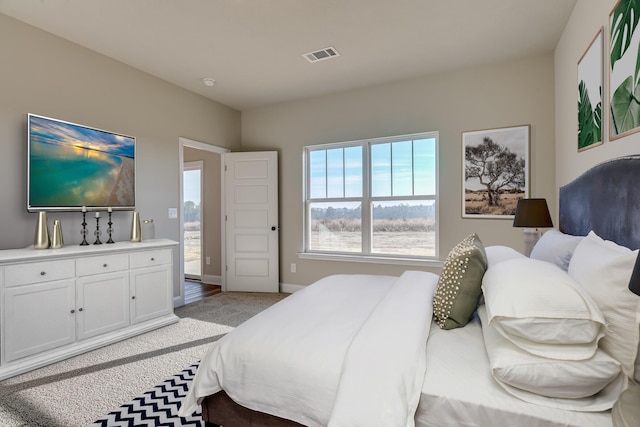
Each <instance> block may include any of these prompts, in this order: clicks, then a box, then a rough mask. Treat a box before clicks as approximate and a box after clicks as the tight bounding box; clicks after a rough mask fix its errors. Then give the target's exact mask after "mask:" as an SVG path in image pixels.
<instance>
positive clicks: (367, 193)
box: [361, 143, 372, 254]
mask: <svg viewBox="0 0 640 427" xmlns="http://www.w3.org/2000/svg"><path fill="white" fill-rule="evenodd" d="M362 175H363V177H362V180H363V187H364V188H363V194H362V209H361V212H362V218H361V221H362V223H361V233H362V253H363V254H370V253H371V232H372V228H371V144H370V143H365V144H363V145H362Z"/></svg>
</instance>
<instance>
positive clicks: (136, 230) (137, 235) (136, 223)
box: [131, 211, 142, 242]
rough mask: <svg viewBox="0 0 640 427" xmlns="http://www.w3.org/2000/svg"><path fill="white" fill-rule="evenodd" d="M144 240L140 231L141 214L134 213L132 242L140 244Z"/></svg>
mask: <svg viewBox="0 0 640 427" xmlns="http://www.w3.org/2000/svg"><path fill="white" fill-rule="evenodd" d="M141 240H142V233H141V230H140V214H139V213H138V212H136V211H133V217H132V218H131V241H132V242H139V241H141Z"/></svg>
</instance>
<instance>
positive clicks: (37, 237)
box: [33, 212, 50, 249]
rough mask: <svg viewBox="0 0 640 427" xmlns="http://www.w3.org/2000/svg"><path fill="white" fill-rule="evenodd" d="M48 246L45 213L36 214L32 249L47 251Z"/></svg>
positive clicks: (47, 228)
mask: <svg viewBox="0 0 640 427" xmlns="http://www.w3.org/2000/svg"><path fill="white" fill-rule="evenodd" d="M49 244H50V242H49V224H47V213H46V212H38V220H37V221H36V232H35V234H34V236H33V248H34V249H48V248H49Z"/></svg>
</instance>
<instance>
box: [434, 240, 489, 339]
mask: <svg viewBox="0 0 640 427" xmlns="http://www.w3.org/2000/svg"><path fill="white" fill-rule="evenodd" d="M486 270H487V254H486V253H485V251H484V246H483V245H482V242H481V241H480V238H479V237H478V235H476V234H472V235H470V236H469V237H467V238H466V239H464V240H463V241H461V242H460V243H458V244H457V245H456V246H455V247H454V248H453V249H451V252H449V255H447V259H446V260H445V262H444V267H443V268H442V273H440V277H439V279H438V287H437V288H436V293H435V295H434V297H433V317H434V318H435V320H436V322H437V323H438V326H440V327H441V328H442V329H454V328H460V327H462V326H464V325H466V324H467V323H468V322H469V319H471V317H472V316H473V313H474V312H475V310H476V308H477V307H478V301H479V300H480V294H481V293H482V289H481V286H482V277H483V276H484V272H485V271H486Z"/></svg>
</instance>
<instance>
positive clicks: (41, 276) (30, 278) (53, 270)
mask: <svg viewBox="0 0 640 427" xmlns="http://www.w3.org/2000/svg"><path fill="white" fill-rule="evenodd" d="M75 273H76V270H75V261H73V260H59V261H46V262H30V263H24V264H20V265H8V266H6V267H5V270H4V277H5V286H6V287H10V286H19V285H27V284H31V283H42V282H52V281H54V280H60V279H71V278H73V277H74V276H75Z"/></svg>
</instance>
